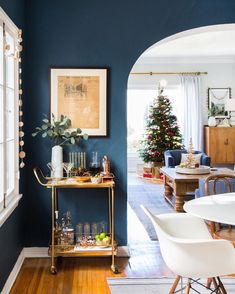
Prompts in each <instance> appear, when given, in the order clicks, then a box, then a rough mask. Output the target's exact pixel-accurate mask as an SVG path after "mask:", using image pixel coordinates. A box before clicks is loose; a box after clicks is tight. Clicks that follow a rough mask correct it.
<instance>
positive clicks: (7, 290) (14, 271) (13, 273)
mask: <svg viewBox="0 0 235 294" xmlns="http://www.w3.org/2000/svg"><path fill="white" fill-rule="evenodd" d="M24 259H25V256H24V249H22V251H21V253H20V255H19V257H18V259H17V261H16V263H15V265H14V267H13V269H12V271H11V273H10V275H9V277H8V279H7V281H6V283H5V285H4V287H3V289H2V292H1V294H8V293H10V290H11V287H12V286H13V284H14V282H15V280H16V278H17V275H18V273H19V271H20V269H21V266H22V264H23V262H24Z"/></svg>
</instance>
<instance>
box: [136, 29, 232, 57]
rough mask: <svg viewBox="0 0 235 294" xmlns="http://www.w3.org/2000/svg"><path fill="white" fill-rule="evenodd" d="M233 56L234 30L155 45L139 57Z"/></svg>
mask: <svg viewBox="0 0 235 294" xmlns="http://www.w3.org/2000/svg"><path fill="white" fill-rule="evenodd" d="M226 56H233V57H234V56H235V30H225V31H213V32H203V33H197V34H193V35H189V36H184V37H180V38H177V39H174V40H169V41H168V40H167V41H164V40H163V41H162V42H159V43H156V44H155V45H153V46H152V47H151V48H149V49H148V50H147V51H145V52H144V53H143V54H142V55H141V59H142V58H159V57H171V58H172V57H226Z"/></svg>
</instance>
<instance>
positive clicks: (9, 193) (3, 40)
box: [0, 8, 19, 225]
mask: <svg viewBox="0 0 235 294" xmlns="http://www.w3.org/2000/svg"><path fill="white" fill-rule="evenodd" d="M17 45H18V28H17V27H16V26H15V25H14V23H13V22H12V21H11V20H10V19H9V17H8V16H7V15H6V14H5V13H4V11H3V10H2V9H1V8H0V225H1V224H2V222H1V218H2V217H1V216H2V215H3V214H4V213H6V211H9V207H12V203H13V202H14V203H15V202H16V200H17V203H18V201H19V159H18V154H19V139H18V138H19V120H18V115H19V113H18V112H19V109H18V108H19V107H18V106H19V90H18V88H19V86H18V76H19V75H18V71H19V64H18V58H15V48H16V46H17Z"/></svg>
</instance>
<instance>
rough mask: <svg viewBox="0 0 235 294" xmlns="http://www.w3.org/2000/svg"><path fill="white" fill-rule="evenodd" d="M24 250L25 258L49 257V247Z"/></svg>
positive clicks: (26, 248)
mask: <svg viewBox="0 0 235 294" xmlns="http://www.w3.org/2000/svg"><path fill="white" fill-rule="evenodd" d="M23 250H24V257H25V258H34V257H35V258H39V257H40V258H42V257H49V255H48V247H25V248H24V249H23Z"/></svg>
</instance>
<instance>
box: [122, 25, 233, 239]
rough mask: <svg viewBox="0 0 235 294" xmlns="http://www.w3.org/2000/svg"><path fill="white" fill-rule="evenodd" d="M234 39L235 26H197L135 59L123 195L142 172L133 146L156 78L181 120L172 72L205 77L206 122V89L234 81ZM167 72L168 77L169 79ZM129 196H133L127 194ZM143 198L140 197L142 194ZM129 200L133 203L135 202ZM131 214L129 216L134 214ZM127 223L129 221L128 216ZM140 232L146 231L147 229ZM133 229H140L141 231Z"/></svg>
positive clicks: (130, 84) (130, 82) (204, 113)
mask: <svg viewBox="0 0 235 294" xmlns="http://www.w3.org/2000/svg"><path fill="white" fill-rule="evenodd" d="M234 39H235V24H222V25H213V26H206V27H199V28H196V29H192V30H187V31H183V32H181V33H177V34H175V35H172V36H170V37H167V38H165V39H163V40H161V41H159V42H157V43H156V44H154V45H153V46H151V47H150V48H148V49H147V50H146V51H144V52H143V53H142V54H141V56H140V57H139V58H138V59H137V61H136V62H135V64H134V65H133V68H132V70H131V72H130V75H129V79H128V95H127V97H128V98H127V106H128V109H127V114H128V118H127V122H128V152H127V154H128V171H129V177H128V187H129V189H128V197H129V196H130V186H131V185H135V184H136V183H135V180H136V178H134V179H133V177H131V176H130V175H133V174H134V173H135V174H136V173H139V176H141V174H143V171H142V167H141V165H143V163H142V162H141V160H140V158H139V157H138V152H137V149H138V142H139V140H140V136H141V133H142V132H143V129H144V122H143V118H142V117H143V115H144V112H146V111H147V110H146V109H147V107H148V104H149V103H150V101H152V99H153V97H154V96H156V95H157V84H158V81H159V80H161V79H165V80H167V82H168V85H167V87H166V91H167V94H168V95H170V96H175V97H176V98H175V100H174V99H173V100H172V103H173V106H174V108H175V109H174V111H176V115H177V117H178V119H180V118H179V113H180V111H181V106H180V104H177V103H178V101H177V99H180V97H179V96H180V95H179V83H178V82H179V76H178V75H177V74H178V73H182V72H201V73H204V72H206V73H208V74H207V75H203V77H202V95H203V103H202V121H203V125H205V124H207V111H208V108H207V107H208V105H207V103H208V97H207V89H208V88H229V87H232V85H233V84H234V82H235V80H234V78H233V77H234V74H235V54H234V52H235V42H234V41H233V40H234ZM134 73H136V74H134ZM151 73H156V74H151ZM169 73H172V75H171V74H169ZM131 92H132V93H131ZM233 93H234V89H233V88H232V93H231V94H232V97H234V96H235V95H233ZM177 107H178V113H177ZM140 180H141V181H142V179H140V178H137V183H139V184H140V182H139V181H140ZM145 181H146V179H145ZM145 192H146V191H145ZM131 193H135V192H133V191H132V192H131ZM140 194H141V193H140V192H139V195H140ZM142 194H144V191H143V193H142ZM145 194H146V193H145ZM140 197H142V196H140ZM137 198H138V197H136V199H137ZM133 201H134V202H137V201H136V200H135V199H134V200H133ZM140 201H142V200H140ZM138 204H139V202H138ZM130 206H131V205H130ZM132 206H133V205H132ZM131 208H133V207H131ZM133 210H134V212H135V211H137V212H136V215H137V222H138V221H140V222H145V221H146V219H145V216H144V215H143V214H142V212H141V210H140V209H139V208H138V209H137V208H136V207H134V208H133ZM162 212H164V211H162ZM131 213H132V215H133V211H131ZM128 220H129V222H130V218H129V215H128ZM148 225H149V224H148ZM148 225H147V226H148ZM133 227H136V228H137V227H138V226H137V223H136V226H135V225H133V224H132V225H131V228H133ZM142 229H143V227H142ZM144 229H146V225H145V226H144ZM137 230H139V231H140V227H139V229H137ZM142 232H143V233H141V234H144V231H142ZM132 233H133V229H132ZM128 234H129V233H128ZM129 235H130V234H129ZM134 235H135V234H134ZM132 236H133V234H132Z"/></svg>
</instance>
